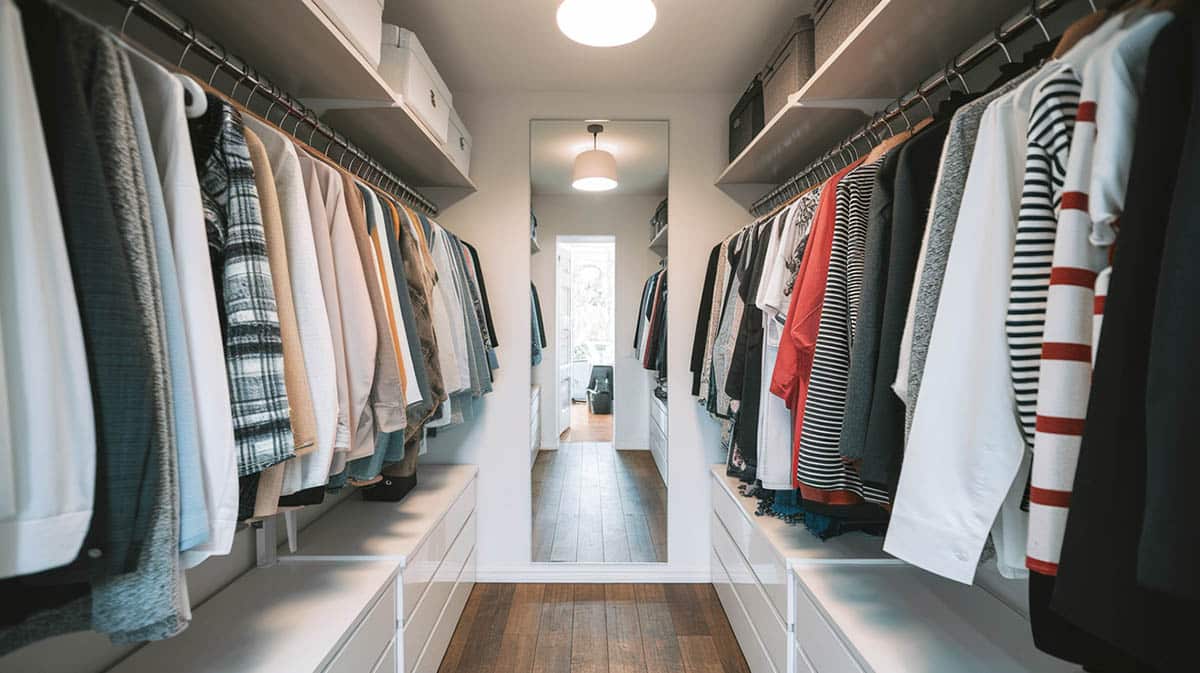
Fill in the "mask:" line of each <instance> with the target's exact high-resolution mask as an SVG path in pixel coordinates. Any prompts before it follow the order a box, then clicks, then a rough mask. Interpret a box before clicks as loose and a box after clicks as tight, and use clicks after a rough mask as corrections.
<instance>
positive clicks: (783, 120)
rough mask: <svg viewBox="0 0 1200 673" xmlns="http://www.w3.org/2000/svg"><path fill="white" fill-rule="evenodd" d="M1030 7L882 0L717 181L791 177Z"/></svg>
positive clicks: (1008, 1) (1016, 1)
mask: <svg viewBox="0 0 1200 673" xmlns="http://www.w3.org/2000/svg"><path fill="white" fill-rule="evenodd" d="M1028 5H1029V3H1028V2H1027V1H1026V0H993V1H991V2H962V1H961V0H882V1H881V2H880V3H879V4H878V5H877V6H876V7H875V9H873V10H872V11H871V13H870V14H869V15H868V16H867V17H866V18H865V19H863V21H862V23H860V24H859V25H858V27H857V28H855V29H854V31H853V32H851V33H850V35H849V36H848V37H847V38H846V39H845V41H844V42H842V44H841V46H840V47H838V49H837V50H836V51H834V53H833V54H832V55H830V57H829V58H828V59H827V60H826V61H825V62H824V63H823V64H821V66H820V67H819V68H817V71H816V72H815V73H814V74H813V76H812V77H811V78H810V79H809V80H808V82H806V83H805V84H804V86H803V87H802V88H801V89H800V90H799V91H797V92H796V93H794V94H792V95H791V96H789V97H788V103H787V105H786V106H785V107H784V108H783V109H782V110H780V111H779V112H778V113H777V114H776V115H775V116H774V117H773V118H772V119H770V120H769V121H768V122H767V125H766V126H765V127H764V128H763V130H762V131H761V132H759V134H758V135H757V136H756V137H755V138H754V140H753V141H752V142H751V143H750V144H749V145H748V146H746V148H745V149H744V150H742V152H741V154H739V155H738V156H737V158H735V159H734V160H733V162H732V163H730V164H729V166H728V167H727V168H726V169H725V170H724V171H723V172H722V173H721V175H720V176H719V177H718V178H717V184H718V185H721V186H728V185H751V184H753V185H775V184H779V183H781V182H783V181H785V180H787V179H788V178H790V177H791V176H792V175H794V174H795V173H796V172H798V171H799V170H800V169H802V168H803V167H804V166H805V165H807V164H808V163H809V162H811V161H812V160H813V159H815V158H816V157H817V156H818V155H820V154H821V153H822V152H824V151H826V150H828V149H829V148H830V147H831V146H832V145H834V144H835V143H837V142H839V141H841V140H842V139H843V138H845V137H846V136H847V135H849V134H850V133H851V132H853V131H854V130H855V129H856V128H857V127H859V126H861V125H862V124H863V123H864V122H865V121H866V120H867V117H868V116H869V115H870V114H872V113H874V112H876V111H878V110H880V109H882V108H883V107H884V106H885V105H887V104H889V103H891V102H894V101H895V99H896V98H897V97H899V96H902V95H904V94H905V93H907V92H908V91H910V90H912V89H913V88H914V87H915V86H916V85H917V84H918V83H919V82H920V81H923V80H924V79H926V78H928V77H929V76H930V75H932V74H934V73H935V72H937V71H939V70H940V69H941V68H942V67H944V66H945V65H946V64H947V63H948V62H949V61H950V59H951V58H953V57H955V56H957V55H958V54H959V53H960V52H962V51H963V50H965V49H967V48H968V47H970V46H971V45H972V44H974V43H975V42H976V41H978V40H979V39H980V38H982V37H983V36H984V35H986V34H987V33H989V32H990V31H992V30H993V29H994V28H995V27H996V26H998V25H1000V24H1001V23H1002V22H1004V21H1005V20H1007V19H1009V18H1010V17H1012V16H1013V15H1014V14H1016V13H1017V12H1018V11H1020V10H1021V8H1023V7H1027V6H1028ZM914 121H915V120H914Z"/></svg>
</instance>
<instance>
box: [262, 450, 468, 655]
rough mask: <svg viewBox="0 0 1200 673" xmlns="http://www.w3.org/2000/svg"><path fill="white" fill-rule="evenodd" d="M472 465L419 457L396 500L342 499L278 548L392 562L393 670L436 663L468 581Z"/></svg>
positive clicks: (315, 557) (308, 555)
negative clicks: (412, 483) (292, 543)
mask: <svg viewBox="0 0 1200 673" xmlns="http://www.w3.org/2000/svg"><path fill="white" fill-rule="evenodd" d="M478 471H479V469H478V468H477V467H476V466H474V465H422V466H421V467H420V469H419V470H418V471H417V486H416V488H414V489H413V490H412V492H410V493H409V494H408V495H407V496H406V497H405V498H404V499H403V500H401V501H400V502H397V503H388V502H365V501H362V500H358V499H351V500H348V501H346V502H345V503H343V504H341V505H339V506H338V507H336V508H334V509H333V510H332V511H331V512H329V513H328V514H326V515H325V516H323V517H321V518H320V519H318V520H317V521H316V522H315V523H314V524H313V525H312V526H310V527H308V528H306V529H305V530H304V531H302V532H301V534H300V542H299V544H298V545H297V548H296V553H295V554H291V555H288V554H286V552H283V551H281V555H280V561H281V563H285V564H289V565H293V564H294V565H302V564H307V563H311V562H319V561H324V560H334V559H336V560H341V561H345V562H355V561H363V560H376V561H387V562H390V563H392V564H393V565H394V566H396V567H397V570H398V573H399V579H398V580H397V581H396V582H395V592H396V600H395V602H396V606H397V609H396V613H397V614H396V621H395V622H393V624H394V628H395V631H394V635H395V648H396V654H395V657H396V661H397V664H398V666H399V667H398V668H396V669H395V670H396V671H397V673H413V671H416V670H419V669H421V667H424V668H425V669H429V670H436V669H437V666H438V664H440V663H441V660H442V655H443V654H445V651H446V646H447V645H449V643H450V635H451V634H453V632H454V627H455V626H456V625H457V623H458V618H459V615H461V614H462V609H463V606H464V605H465V602H466V594H469V593H470V590H471V587H472V586H473V585H474V583H475V565H474V564H475V555H474V552H475V539H476V524H475V502H476V499H475V493H476V477H477V474H478ZM430 667H431V668H430ZM360 670H368V669H365V668H364V669H360Z"/></svg>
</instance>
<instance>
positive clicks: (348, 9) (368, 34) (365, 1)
mask: <svg viewBox="0 0 1200 673" xmlns="http://www.w3.org/2000/svg"><path fill="white" fill-rule="evenodd" d="M313 1H314V2H315V3H316V5H317V7H318V8H320V10H321V12H322V13H323V14H325V16H327V17H329V20H330V21H333V24H334V25H335V26H337V27H338V29H339V30H341V31H342V34H343V35H345V36H346V38H347V39H348V40H350V42H351V44H353V45H354V46H355V47H356V48H357V49H358V51H359V52H361V53H362V55H363V57H364V58H366V59H367V61H368V62H369V63H370V64H371V65H372V66H373V67H378V66H379V45H380V43H381V40H382V37H383V36H382V32H383V3H384V0H313Z"/></svg>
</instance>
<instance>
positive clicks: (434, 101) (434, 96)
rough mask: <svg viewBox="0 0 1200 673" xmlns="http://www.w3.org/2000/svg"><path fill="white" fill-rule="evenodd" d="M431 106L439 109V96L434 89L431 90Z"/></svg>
mask: <svg viewBox="0 0 1200 673" xmlns="http://www.w3.org/2000/svg"><path fill="white" fill-rule="evenodd" d="M429 104H430V105H432V106H434V107H437V94H436V93H434V91H433V89H430V90H429Z"/></svg>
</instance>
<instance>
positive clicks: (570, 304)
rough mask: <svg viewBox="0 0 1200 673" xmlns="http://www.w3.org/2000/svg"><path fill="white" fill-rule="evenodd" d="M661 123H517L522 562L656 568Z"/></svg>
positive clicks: (662, 510) (662, 394)
mask: <svg viewBox="0 0 1200 673" xmlns="http://www.w3.org/2000/svg"><path fill="white" fill-rule="evenodd" d="M668 130H669V129H668V123H667V122H665V121H612V120H535V121H533V122H531V125H530V134H529V135H530V152H529V154H530V171H529V174H530V204H531V212H530V216H529V225H530V228H529V234H530V249H531V251H532V255H531V256H530V260H531V269H530V271H531V274H530V275H531V278H532V281H533V283H532V287H531V288H530V314H531V333H532V341H533V343H532V346H531V353H532V366H533V371H532V382H533V386H532V390H531V392H530V426H531V427H530V437H531V446H530V449H531V453H530V468H531V469H532V470H533V474H532V481H533V502H532V507H533V517H532V521H533V535H532V538H533V556H532V558H533V560H534V561H535V562H558V563H652V562H665V561H666V560H667V461H668V455H667V446H668V442H667V390H666V380H665V379H666V371H667V363H666V338H667V337H666V324H667V315H666V313H667V273H666V268H667V264H666V262H667V250H668V245H667V234H668V231H669V229H668V224H667V170H668V168H667V167H668V164H669V162H668V158H667V135H668Z"/></svg>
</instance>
